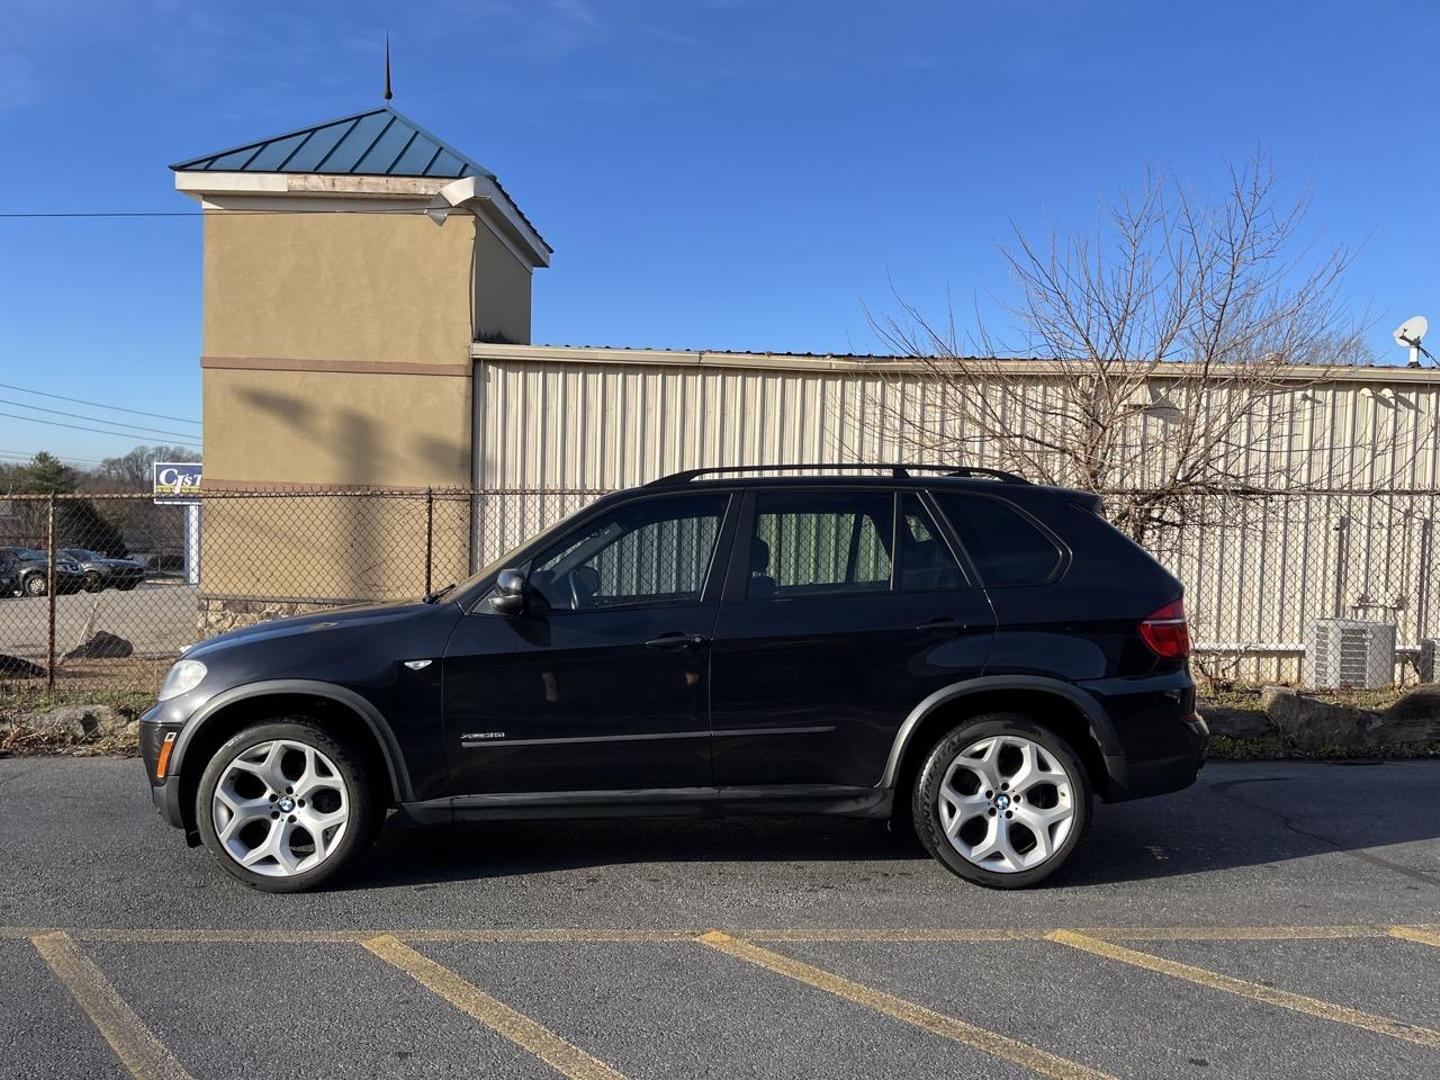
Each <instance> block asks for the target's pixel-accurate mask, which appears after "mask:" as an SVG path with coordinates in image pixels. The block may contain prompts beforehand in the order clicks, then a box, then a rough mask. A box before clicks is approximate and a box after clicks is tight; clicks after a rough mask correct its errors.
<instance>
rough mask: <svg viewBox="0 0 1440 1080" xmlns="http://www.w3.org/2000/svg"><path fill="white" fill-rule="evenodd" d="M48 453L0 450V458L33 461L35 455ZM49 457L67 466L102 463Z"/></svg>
mask: <svg viewBox="0 0 1440 1080" xmlns="http://www.w3.org/2000/svg"><path fill="white" fill-rule="evenodd" d="M42 453H49V451H47V450H29V451H26V450H0V458H8V459H9V460H11V461H34V460H35V455H36V454H42ZM50 456H51V457H55V458H59V459H60V460H61V461H63V462H65V463H66V464H69V465H103V464H104V462H102V461H98V460H96V459H95V458H81V457H67V456H66V455H64V454H51V455H50Z"/></svg>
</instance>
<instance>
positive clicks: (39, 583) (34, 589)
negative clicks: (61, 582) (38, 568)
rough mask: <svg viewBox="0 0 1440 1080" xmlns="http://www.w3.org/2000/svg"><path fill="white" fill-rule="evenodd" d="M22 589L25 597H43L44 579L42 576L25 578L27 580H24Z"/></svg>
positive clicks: (33, 575)
mask: <svg viewBox="0 0 1440 1080" xmlns="http://www.w3.org/2000/svg"><path fill="white" fill-rule="evenodd" d="M24 589H25V595H26V596H44V595H45V578H44V576H43V575H41V574H31V575H30V576H29V577H27V578H26V579H25V585H24Z"/></svg>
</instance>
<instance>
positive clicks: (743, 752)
mask: <svg viewBox="0 0 1440 1080" xmlns="http://www.w3.org/2000/svg"><path fill="white" fill-rule="evenodd" d="M935 522H936V519H935V516H934V508H933V506H932V505H931V504H930V501H929V498H928V496H926V495H925V494H924V493H923V492H921V491H920V490H918V489H909V490H903V491H897V490H890V489H887V488H882V487H876V486H870V487H866V488H855V489H837V488H835V487H833V486H832V487H828V488H822V489H814V490H809V489H799V488H791V487H784V488H779V487H777V488H772V489H768V490H765V489H761V490H758V491H756V492H754V493H752V494H751V495H750V496H749V497H747V499H746V503H745V506H744V508H743V510H742V513H741V515H740V519H739V522H738V524H737V532H736V541H735V544H734V547H733V553H732V555H731V566H730V573H729V580H728V582H727V586H726V589H725V595H724V598H723V602H722V604H721V607H720V612H719V617H718V619H717V621H716V625H715V633H714V638H715V643H714V646H713V650H712V661H711V722H712V725H713V727H714V730H715V738H714V754H715V778H716V783H717V784H718V785H720V786H721V787H733V786H751V785H817V784H818V785H838V786H844V787H869V786H872V785H874V784H875V783H876V782H878V781H879V779H880V776H881V773H882V771H883V769H884V766H885V760H886V757H887V755H888V754H889V752H890V746H891V743H892V741H893V738H894V736H895V734H896V732H897V731H898V730H899V728H900V725H901V724H902V723H903V721H904V720H905V717H906V715H907V714H908V713H909V711H910V710H911V709H912V708H913V707H914V706H915V705H916V704H917V703H918V702H919V701H920V700H921V699H923V698H924V697H925V696H926V695H927V694H929V693H931V692H932V691H933V690H936V689H939V688H940V687H941V686H946V685H949V684H950V683H953V682H956V681H959V680H961V679H965V678H970V677H974V676H978V675H980V674H981V673H982V672H983V670H984V667H985V659H986V654H987V652H988V650H989V648H990V643H991V640H992V638H993V636H994V626H995V620H994V615H993V613H992V611H991V608H990V604H989V601H988V599H987V598H986V596H985V593H984V590H982V589H981V588H979V587H978V586H977V585H976V584H975V581H974V578H973V576H972V575H971V574H970V573H968V572H967V570H966V569H965V568H964V567H963V566H962V563H961V560H960V558H959V557H958V553H957V552H956V550H955V548H954V546H953V545H952V544H951V543H950V541H949V539H948V537H947V536H946V535H945V534H944V533H943V532H942V530H941V529H940V528H938V527H937V526H936V524H935Z"/></svg>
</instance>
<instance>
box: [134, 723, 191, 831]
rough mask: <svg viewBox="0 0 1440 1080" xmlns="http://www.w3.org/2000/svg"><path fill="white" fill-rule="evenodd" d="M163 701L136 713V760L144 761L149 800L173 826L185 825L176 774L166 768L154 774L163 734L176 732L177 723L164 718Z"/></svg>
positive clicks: (163, 743) (178, 780)
mask: <svg viewBox="0 0 1440 1080" xmlns="http://www.w3.org/2000/svg"><path fill="white" fill-rule="evenodd" d="M164 712H165V709H164V705H163V704H157V705H153V706H151V708H150V710H149V711H148V712H146V713H145V714H144V715H143V716H141V717H140V760H141V761H142V762H144V765H145V779H146V780H148V781H149V783H150V801H151V802H152V803H154V804H155V809H156V810H157V811H158V812H159V814H160V816H161V817H163V818H164V819H165V820H166V821H168V822H169V823H170V824H171V825H173V826H175V828H177V829H183V828H185V816H184V814H182V813H181V810H180V776H179V774H178V773H175V772H171V771H169V770H167V772H166V775H165V776H163V777H161V776H158V775H157V768H158V765H159V761H160V750H161V747H163V746H164V745H165V739H166V736H168V735H170V734H172V733H178V732H179V730H180V727H181V725H178V724H175V723H173V722H168V723H167V722H166V720H167V718H166V716H165V715H164Z"/></svg>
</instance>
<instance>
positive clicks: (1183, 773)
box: [1105, 714, 1210, 802]
mask: <svg viewBox="0 0 1440 1080" xmlns="http://www.w3.org/2000/svg"><path fill="white" fill-rule="evenodd" d="M1182 724H1183V728H1182V730H1181V731H1180V732H1179V734H1178V736H1177V739H1176V742H1177V744H1179V745H1180V746H1181V747H1182V749H1181V750H1180V752H1179V753H1177V754H1173V755H1171V756H1169V757H1161V758H1150V759H1148V760H1143V761H1133V760H1131V759H1129V758H1128V757H1125V756H1124V755H1119V756H1117V757H1115V758H1112V757H1111V756H1109V755H1107V756H1106V758H1105V764H1106V767H1107V768H1108V769H1109V771H1110V789H1109V791H1108V792H1106V799H1107V800H1108V801H1109V802H1124V801H1125V800H1127V799H1143V798H1144V797H1146V796H1147V795H1164V794H1166V793H1167V792H1171V791H1179V790H1181V789H1182V788H1187V787H1189V786H1190V785H1191V784H1193V783H1194V782H1195V777H1196V776H1197V775H1198V774H1199V772H1200V769H1201V768H1202V767H1203V766H1204V764H1205V747H1206V745H1207V744H1208V743H1209V741H1210V725H1209V724H1207V723H1205V718H1204V717H1202V716H1200V715H1199V714H1191V715H1190V716H1189V717H1187V718H1185V719H1184V720H1183V721H1182Z"/></svg>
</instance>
